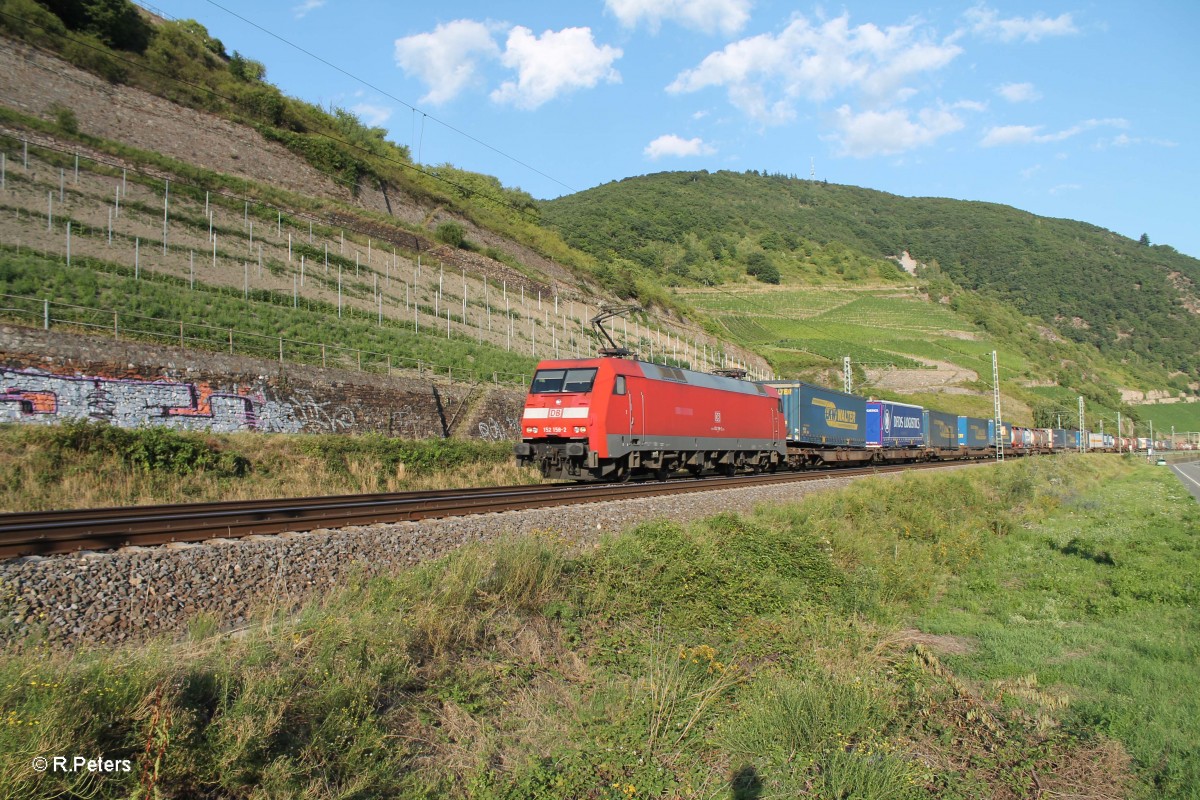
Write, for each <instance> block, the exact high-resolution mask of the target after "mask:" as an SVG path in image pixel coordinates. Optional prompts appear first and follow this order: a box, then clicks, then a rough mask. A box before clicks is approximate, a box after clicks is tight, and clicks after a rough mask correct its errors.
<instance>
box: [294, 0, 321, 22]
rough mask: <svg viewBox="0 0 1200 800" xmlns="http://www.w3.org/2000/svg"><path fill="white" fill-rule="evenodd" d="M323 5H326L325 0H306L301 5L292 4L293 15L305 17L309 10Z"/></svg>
mask: <svg viewBox="0 0 1200 800" xmlns="http://www.w3.org/2000/svg"><path fill="white" fill-rule="evenodd" d="M323 5H325V0H304V2H303V3H301V4H300V5H296V6H292V16H293V17H295V18H296V19H304V17H305V15H307V14H308V12H310V11H316V10H317V9H318V8H320V7H321V6H323Z"/></svg>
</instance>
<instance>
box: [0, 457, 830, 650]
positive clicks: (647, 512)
mask: <svg viewBox="0 0 1200 800" xmlns="http://www.w3.org/2000/svg"><path fill="white" fill-rule="evenodd" d="M850 480H851V479H850V478H847V477H839V476H837V475H836V473H834V474H831V475H830V476H829V478H828V479H825V480H820V481H814V482H807V483H799V484H784V485H777V486H763V487H754V488H747V489H730V490H722V491H714V492H704V493H698V494H686V495H674V496H666V497H655V498H648V499H643V500H626V501H617V502H605V503H591V504H585V505H581V506H559V507H554V508H543V509H532V510H527V511H508V512H500V513H491V514H480V515H475V516H470V517H455V518H449V519H440V520H423V521H421V522H412V523H396V524H385V525H368V526H356V527H351V528H341V529H338V530H318V531H311V532H307V533H295V534H283V535H279V536H261V537H249V538H247V539H238V540H226V539H219V540H214V541H211V542H208V543H203V544H189V545H168V546H165V547H159V548H125V549H122V550H116V551H111V552H102V553H81V554H76V555H70V556H53V557H48V558H40V557H33V558H24V559H18V560H14V561H10V562H6V563H0V586H2V587H3V588H2V589H0V592H2V593H3V594H2V595H0V603H2V605H0V625H2V627H0V637H3V638H4V639H7V640H9V641H13V640H24V639H28V638H30V637H32V639H33V640H40V641H46V642H49V643H52V644H55V645H59V646H74V645H80V644H99V643H109V644H112V643H125V642H139V641H143V640H145V639H147V638H150V637H153V636H159V635H164V634H165V635H168V636H178V635H181V634H184V633H186V632H187V630H188V627H189V625H191V624H194V623H195V621H196V620H197V619H202V620H203V621H204V622H205V624H214V625H215V626H216V627H217V628H219V629H222V630H230V629H235V628H237V627H239V626H243V625H245V624H247V623H248V622H249V621H250V620H252V619H255V618H258V617H261V616H262V615H263V614H264V613H267V614H269V613H270V612H271V611H273V610H278V611H282V612H289V611H292V610H294V609H296V608H298V607H300V606H301V605H303V604H304V603H307V602H310V601H312V600H314V599H317V598H320V597H322V596H324V595H326V594H328V593H330V592H331V591H337V590H338V589H340V588H342V587H344V586H346V585H347V584H348V583H350V582H351V581H353V580H356V579H364V578H371V577H376V576H380V575H389V574H392V573H395V572H396V571H398V570H403V569H406V568H409V567H411V566H413V565H415V564H419V563H422V562H425V561H429V560H432V559H436V558H439V557H441V556H445V555H446V554H448V553H450V552H452V551H454V550H455V549H457V548H459V547H461V546H463V545H465V544H468V543H471V542H483V541H491V540H495V539H497V538H499V537H503V536H506V535H517V534H525V533H531V532H542V533H547V534H550V535H553V536H555V537H562V538H565V539H567V540H569V541H572V542H575V543H578V544H580V545H589V546H590V545H592V544H594V543H595V542H597V541H598V540H599V539H600V538H601V537H602V536H604V535H605V534H611V533H615V532H619V531H621V530H624V529H626V528H630V527H633V526H635V525H637V524H639V523H641V522H644V521H646V520H651V519H669V520H676V521H691V520H699V519H703V518H705V517H708V516H712V515H714V514H720V513H723V512H728V511H745V510H750V509H753V508H754V507H755V506H756V505H758V504H762V503H779V502H788V501H794V500H798V499H800V498H803V497H804V496H806V495H808V494H810V493H812V492H814V491H821V490H827V489H830V488H836V487H842V486H845V485H847V484H848V483H849V482H850Z"/></svg>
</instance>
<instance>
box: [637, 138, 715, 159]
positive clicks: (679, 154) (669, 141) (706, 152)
mask: <svg viewBox="0 0 1200 800" xmlns="http://www.w3.org/2000/svg"><path fill="white" fill-rule="evenodd" d="M715 152H717V151H716V149H715V148H713V147H712V146H711V145H708V144H705V143H704V140H703V139H700V138H699V137H697V138H695V139H683V138H681V137H679V136H676V135H675V134H673V133H668V134H664V135H662V136H660V137H658V138H657V139H655V140H654V141H653V142H651V143H650V144H648V145H646V149H645V150H643V151H642V153H643V154H644V155H645V156H646V157H647V158H650V159H651V160H654V161H657V160H658V159H660V158H663V157H668V156H669V157H672V158H686V157H687V156H710V155H712V154H713V153H715Z"/></svg>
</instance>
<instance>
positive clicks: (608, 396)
mask: <svg viewBox="0 0 1200 800" xmlns="http://www.w3.org/2000/svg"><path fill="white" fill-rule="evenodd" d="M785 430H786V426H785V424H784V422H783V417H782V414H781V413H780V410H779V399H778V395H777V394H776V393H775V391H774V390H773V389H770V388H768V387H762V386H759V385H757V384H753V383H748V382H746V381H739V380H735V379H732V378H724V377H720V376H717V375H709V374H706V373H700V372H691V371H689V370H683V369H679V368H677V367H667V366H662V365H658V364H649V363H645V362H640V361H631V360H626V359H622V358H597V359H584V360H571V361H543V362H542V363H540V364H539V365H538V369H537V372H536V373H535V375H534V378H533V382H532V384H531V385H530V390H529V395H528V396H527V397H526V401H525V410H524V414H523V415H522V419H521V437H522V441H521V442H520V443H519V444H518V445H517V446H516V455H517V460H518V462H519V463H521V464H530V465H537V466H538V467H539V468H540V469H541V472H542V474H543V475H544V476H546V477H550V478H565V479H568V480H625V479H628V478H629V477H631V476H632V475H637V474H653V475H655V476H656V477H659V478H665V477H666V476H667V475H669V474H671V473H673V472H676V471H679V470H687V471H688V472H689V473H691V474H700V473H702V472H712V471H715V470H721V471H725V472H728V473H733V472H735V471H737V470H738V469H766V468H774V467H776V466H778V464H779V463H780V462H781V460H782V458H783V456H784V454H785V453H786V447H785V444H784V431H785Z"/></svg>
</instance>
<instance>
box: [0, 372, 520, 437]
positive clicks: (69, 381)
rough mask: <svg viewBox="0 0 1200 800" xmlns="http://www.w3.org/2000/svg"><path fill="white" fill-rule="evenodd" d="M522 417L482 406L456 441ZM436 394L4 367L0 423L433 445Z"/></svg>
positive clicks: (502, 428)
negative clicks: (368, 436)
mask: <svg viewBox="0 0 1200 800" xmlns="http://www.w3.org/2000/svg"><path fill="white" fill-rule="evenodd" d="M520 408H521V406H519V405H517V406H515V407H514V406H513V404H512V402H510V401H508V400H502V401H498V402H488V403H485V404H484V406H483V408H482V409H481V410H482V415H481V416H477V417H474V418H471V419H464V420H463V421H462V424H460V425H459V428H460V430H458V431H457V433H458V435H465V436H470V437H473V438H479V439H484V440H488V441H503V440H506V439H513V438H517V437H519V434H520ZM440 413H441V412H440V407H439V406H438V404H437V403H436V402H435V400H434V398H433V396H432V395H427V394H423V393H421V392H420V391H419V390H418V391H415V392H414V391H412V390H406V391H405V390H401V391H389V390H383V391H380V390H378V389H373V390H372V389H369V387H341V386H337V387H326V388H325V389H324V390H323V389H322V388H321V387H317V386H309V387H296V386H293V387H292V388H291V389H285V390H284V391H282V392H279V391H277V390H276V389H275V388H273V387H272V386H270V385H267V384H266V383H265V381H261V380H260V381H257V382H254V385H250V386H246V385H235V386H234V387H233V388H228V385H226V387H225V388H221V387H218V386H215V385H214V384H212V383H209V382H207V381H200V380H197V381H194V382H193V381H186V380H185V381H179V380H171V379H165V378H157V379H150V378H109V377H102V376H79V375H60V374H55V373H51V372H45V371H42V370H39V369H33V368H16V367H3V366H0V423H3V422H22V423H32V424H56V423H60V422H64V421H66V420H102V421H104V422H108V423H109V424H111V425H116V426H119V427H123V428H143V427H150V426H163V427H168V428H176V429H182V430H194V431H211V432H213V433H234V432H237V431H261V432H264V433H368V432H372V431H375V432H379V433H386V434H387V435H389V436H400V437H410V438H427V437H438V436H443V435H445V427H446V423H445V420H444V419H443V418H442V417H441V416H440Z"/></svg>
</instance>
